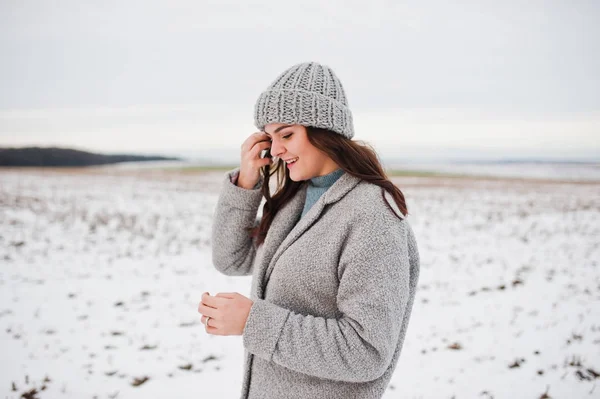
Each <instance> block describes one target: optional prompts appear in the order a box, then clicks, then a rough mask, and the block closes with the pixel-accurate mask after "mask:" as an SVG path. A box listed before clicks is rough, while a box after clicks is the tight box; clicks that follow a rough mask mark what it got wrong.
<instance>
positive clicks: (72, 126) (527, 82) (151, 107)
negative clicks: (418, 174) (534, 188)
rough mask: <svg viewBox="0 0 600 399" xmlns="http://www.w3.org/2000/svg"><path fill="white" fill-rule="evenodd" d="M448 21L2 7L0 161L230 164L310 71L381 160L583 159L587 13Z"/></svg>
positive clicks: (373, 4)
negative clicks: (260, 114) (84, 152)
mask: <svg viewBox="0 0 600 399" xmlns="http://www.w3.org/2000/svg"><path fill="white" fill-rule="evenodd" d="M287 3H289V4H287ZM461 3H462V5H460V4H458V2H447V1H435V2H426V1H425V2H423V1H414V2H399V1H376V0H372V1H369V2H367V3H365V2H362V1H361V2H358V1H327V2H325V1H308V0H306V1H302V2H293V3H292V2H281V1H266V0H265V1H247V2H238V1H236V2H231V1H223V0H219V1H191V0H190V1H168V2H167V1H160V2H158V1H148V0H145V1H125V0H121V1H94V2H92V1H88V2H86V1H62V2H49V1H41V0H40V1H35V2H34V1H22V0H19V1H17V0H15V1H9V0H3V1H0V54H2V62H0V145H4V146H7V145H8V146H20V145H31V144H37V145H62V146H72V147H79V148H83V149H90V150H97V151H110V152H124V151H127V152H154V153H157V152H162V153H170V152H180V153H181V152H183V151H203V150H207V149H210V150H213V151H215V152H216V153H218V151H223V153H226V152H227V151H229V152H230V153H231V151H234V152H235V151H238V150H239V146H240V145H241V143H242V141H243V140H244V139H245V138H246V137H247V136H248V135H250V134H251V133H252V132H254V131H255V130H256V129H255V128H254V126H253V108H254V102H255V100H256V98H257V97H258V95H259V94H260V92H261V91H262V90H264V89H266V87H267V86H268V85H269V84H270V83H271V82H272V80H273V79H275V77H276V76H277V75H278V74H279V73H281V72H283V71H284V70H285V69H287V68H288V67H289V66H291V65H293V64H295V63H298V62H304V61H317V62H321V63H323V64H326V65H328V66H330V67H331V68H332V69H333V70H334V71H335V73H336V74H337V75H338V77H339V78H340V79H341V81H342V84H343V85H344V88H345V90H346V94H347V96H348V101H349V104H350V109H351V111H352V112H353V115H354V120H355V130H356V135H355V138H356V139H360V140H365V141H368V142H370V143H372V144H373V145H374V146H375V148H376V149H378V150H379V151H380V153H381V154H382V155H384V156H391V155H400V156H408V155H414V156H419V155H427V154H429V155H431V154H438V153H439V154H444V153H446V152H452V151H454V152H457V153H458V152H461V151H462V152H464V153H470V154H482V155H486V156H491V155H494V156H520V155H539V156H542V157H543V156H554V157H556V156H566V157H582V156H586V157H600V145H599V142H600V94H599V93H600V72H599V71H600V5H599V4H600V3H598V2H595V1H566V0H565V1H543V2H542V1H539V2H538V1H527V2H525V1H515V2H511V1H503V2H499V1H494V2H491V1H490V2H484V1H478V2H475V1H473V2H461ZM365 4H368V6H365Z"/></svg>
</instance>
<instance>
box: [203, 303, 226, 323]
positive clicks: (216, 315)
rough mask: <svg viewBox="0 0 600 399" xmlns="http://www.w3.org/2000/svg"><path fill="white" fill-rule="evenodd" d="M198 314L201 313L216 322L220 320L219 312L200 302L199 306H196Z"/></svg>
mask: <svg viewBox="0 0 600 399" xmlns="http://www.w3.org/2000/svg"><path fill="white" fill-rule="evenodd" d="M198 313H202V314H203V315H204V316H208V317H212V318H214V319H216V320H219V319H220V318H221V312H219V311H218V310H217V309H215V308H211V307H209V306H206V305H205V304H203V303H202V302H200V305H198Z"/></svg>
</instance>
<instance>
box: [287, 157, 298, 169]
mask: <svg viewBox="0 0 600 399" xmlns="http://www.w3.org/2000/svg"><path fill="white" fill-rule="evenodd" d="M297 160H298V158H297V157H296V158H292V159H289V160H286V161H285V163H286V164H287V166H288V168H289V167H291V166H292V165H293V164H295V163H296V161H297Z"/></svg>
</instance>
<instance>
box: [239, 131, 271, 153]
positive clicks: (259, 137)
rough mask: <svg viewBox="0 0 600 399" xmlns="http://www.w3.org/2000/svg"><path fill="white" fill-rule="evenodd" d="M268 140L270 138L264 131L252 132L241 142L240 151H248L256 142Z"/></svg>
mask: <svg viewBox="0 0 600 399" xmlns="http://www.w3.org/2000/svg"><path fill="white" fill-rule="evenodd" d="M270 140H271V138H270V137H269V136H267V134H266V133H265V132H254V133H252V134H251V135H250V136H249V137H248V138H247V139H246V140H245V141H244V143H243V144H242V152H248V151H250V150H251V149H252V148H253V147H254V145H255V144H256V143H258V142H261V141H270Z"/></svg>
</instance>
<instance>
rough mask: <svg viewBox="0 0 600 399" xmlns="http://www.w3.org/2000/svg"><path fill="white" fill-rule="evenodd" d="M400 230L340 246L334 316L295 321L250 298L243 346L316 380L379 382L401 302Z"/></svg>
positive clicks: (404, 281) (403, 244) (405, 259)
mask: <svg viewBox="0 0 600 399" xmlns="http://www.w3.org/2000/svg"><path fill="white" fill-rule="evenodd" d="M395 226H396V227H397V226H398V225H397V224H395ZM400 226H401V227H400V229H399V230H401V231H399V232H398V231H396V232H394V233H390V234H387V233H385V232H381V233H382V234H377V235H376V238H372V239H363V240H362V242H359V243H358V244H354V246H352V248H351V249H350V248H349V245H348V246H347V247H346V250H345V253H350V254H351V256H350V257H348V256H346V257H345V258H344V260H341V261H340V264H339V268H340V271H339V272H338V275H340V273H341V278H340V283H339V289H338V294H337V306H338V309H339V310H340V311H341V313H342V316H341V317H339V318H324V317H316V316H313V315H303V314H298V313H295V312H293V311H291V310H288V309H285V308H283V307H280V306H278V305H275V304H273V303H271V302H268V301H266V300H262V299H258V300H256V301H255V302H254V303H253V305H252V307H251V309H250V313H249V315H248V319H247V322H246V326H245V328H244V332H243V342H244V347H245V348H246V349H247V350H248V351H249V352H250V353H253V354H254V355H256V356H259V357H261V358H264V359H266V360H270V361H273V362H275V363H277V364H279V365H282V366H284V367H287V368H289V369H292V370H295V371H298V372H301V373H305V374H309V375H312V376H317V377H320V378H327V379H332V380H338V381H348V382H366V381H371V380H374V379H377V378H379V377H380V376H381V375H382V374H383V373H384V372H385V370H386V369H387V368H388V366H389V364H390V362H391V359H392V357H393V354H394V351H395V349H396V346H397V344H398V338H399V334H400V330H401V326H402V320H403V317H404V314H405V311H406V307H407V304H408V300H409V277H410V276H409V273H410V264H409V256H408V247H407V245H408V243H407V231H406V229H407V226H406V224H405V222H404V221H402V222H401V223H400ZM363 238H364V237H363Z"/></svg>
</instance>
